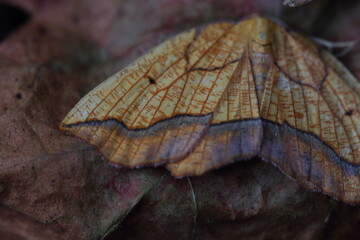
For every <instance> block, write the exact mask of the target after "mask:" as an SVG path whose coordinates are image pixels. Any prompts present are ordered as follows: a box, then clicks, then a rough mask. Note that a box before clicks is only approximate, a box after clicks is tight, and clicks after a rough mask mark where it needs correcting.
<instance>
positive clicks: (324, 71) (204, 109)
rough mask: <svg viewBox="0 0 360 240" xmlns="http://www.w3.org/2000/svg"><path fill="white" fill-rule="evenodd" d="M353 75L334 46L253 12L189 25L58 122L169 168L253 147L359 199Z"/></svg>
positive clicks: (206, 165)
mask: <svg viewBox="0 0 360 240" xmlns="http://www.w3.org/2000/svg"><path fill="white" fill-rule="evenodd" d="M359 111H360V84H359V82H358V81H357V79H356V78H355V77H354V76H353V75H351V73H350V72H349V71H348V70H347V69H346V68H345V67H344V66H343V65H342V64H341V63H340V62H339V61H338V60H337V59H335V58H334V57H333V56H332V55H331V54H330V53H328V52H327V51H325V50H323V49H322V48H320V47H318V46H316V45H315V44H314V43H312V42H311V41H309V40H307V39H306V38H305V37H303V36H301V35H299V34H297V33H295V32H292V31H290V30H288V29H284V28H283V27H282V26H280V25H278V24H277V23H275V22H274V21H272V20H269V19H267V18H264V17H261V16H251V17H248V18H246V19H244V20H242V21H240V22H238V23H231V22H219V23H214V24H210V25H208V26H206V27H204V28H202V29H200V30H199V29H190V30H188V31H186V32H183V33H180V34H178V35H176V36H175V37H173V38H172V39H170V40H167V41H165V42H164V43H162V44H160V45H159V46H157V47H155V48H154V49H152V50H151V51H150V52H148V53H147V54H145V55H144V56H142V57H140V58H139V59H138V60H136V61H135V62H134V63H132V64H130V65H129V66H128V67H126V68H125V69H123V70H121V71H119V72H118V73H116V74H114V75H113V76H111V77H110V78H109V79H107V80H106V81H104V82H103V83H101V84H100V85H99V86H97V87H96V88H95V89H93V90H92V91H91V92H90V93H88V94H87V95H86V96H85V97H83V98H82V99H81V100H80V102H79V103H78V104H77V105H76V106H75V107H74V108H73V109H72V110H71V111H70V112H69V113H68V115H67V116H66V118H65V119H64V120H63V122H62V123H61V126H60V129H61V130H63V131H66V132H69V133H71V134H73V135H75V136H77V137H79V138H81V139H83V140H85V141H86V142H87V143H89V144H91V145H93V146H95V147H96V148H97V149H98V150H99V151H100V152H101V153H102V155H103V156H104V157H105V158H106V159H107V160H108V161H109V162H110V163H113V164H116V165H122V166H126V167H141V166H156V165H164V166H165V167H166V168H167V169H169V171H170V172H171V173H172V175H174V176H176V177H182V176H194V175H201V174H203V173H205V172H207V171H209V170H211V169H214V168H219V167H221V166H224V165H227V164H230V163H232V162H234V161H240V160H248V159H251V158H253V157H255V156H258V157H260V158H261V159H263V160H264V161H268V162H271V163H272V164H274V165H275V166H277V167H278V168H279V169H280V170H281V171H282V172H284V173H286V174H287V175H289V176H291V177H292V178H294V179H296V180H297V181H298V182H299V183H301V184H303V185H304V186H306V187H307V188H308V189H310V190H314V191H321V192H323V193H326V194H328V195H330V196H333V197H335V198H338V199H341V200H343V201H345V202H348V203H359V202H360V166H359V164H360V134H359V133H360V114H359Z"/></svg>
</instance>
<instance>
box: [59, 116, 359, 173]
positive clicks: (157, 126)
mask: <svg viewBox="0 0 360 240" xmlns="http://www.w3.org/2000/svg"><path fill="white" fill-rule="evenodd" d="M209 115H212V113H208V114H201V115H200V114H199V115H190V114H179V115H176V116H174V117H172V118H167V119H162V120H160V121H158V122H156V123H154V124H153V125H151V126H149V127H146V128H138V129H129V128H128V127H126V126H125V124H124V123H123V122H120V121H118V120H117V119H114V118H111V119H106V120H103V121H99V120H91V121H87V122H78V123H72V124H63V125H62V127H61V128H62V130H63V131H67V130H66V128H74V127H77V126H86V125H90V126H99V125H102V124H107V123H117V124H119V126H120V127H122V128H123V129H124V130H125V131H129V132H134V133H135V132H138V133H142V132H143V131H147V130H149V129H152V128H160V129H162V128H161V126H159V125H161V124H162V123H164V122H167V121H170V120H174V119H177V118H184V117H185V118H187V117H189V118H200V117H206V116H209ZM259 119H260V120H261V121H264V122H268V123H271V124H275V125H278V126H281V127H282V126H285V125H286V126H287V127H289V128H291V129H294V130H296V131H299V132H301V133H303V134H307V135H309V136H311V137H313V138H315V139H316V140H318V141H319V142H321V143H322V144H324V145H325V146H326V147H327V148H329V150H331V152H333V154H335V155H336V156H337V157H338V158H339V160H340V161H339V162H338V164H348V165H350V167H355V168H356V170H358V171H360V165H358V164H354V163H351V162H349V161H348V160H346V159H344V158H342V157H341V156H339V154H338V153H336V151H335V150H334V149H333V148H332V147H331V146H329V145H328V144H326V143H325V142H324V141H323V140H322V139H320V138H319V137H317V136H316V135H314V134H312V133H309V132H306V131H303V130H300V129H297V128H294V127H292V126H290V125H289V124H288V123H286V122H285V123H284V124H279V123H277V122H273V121H270V120H267V119H263V118H246V119H238V120H232V121H226V122H220V123H216V124H210V126H209V127H213V126H219V125H226V124H231V123H236V122H240V121H254V120H259Z"/></svg>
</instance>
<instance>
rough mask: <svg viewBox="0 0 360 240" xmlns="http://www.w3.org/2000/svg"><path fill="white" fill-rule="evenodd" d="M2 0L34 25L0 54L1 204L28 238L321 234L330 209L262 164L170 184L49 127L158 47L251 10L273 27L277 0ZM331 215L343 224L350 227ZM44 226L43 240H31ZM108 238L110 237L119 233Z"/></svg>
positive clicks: (2, 46)
mask: <svg viewBox="0 0 360 240" xmlns="http://www.w3.org/2000/svg"><path fill="white" fill-rule="evenodd" d="M318 1H320V0H318ZM318 1H315V2H314V3H316V2H318ZM8 2H10V3H12V4H15V3H17V4H18V5H19V6H22V7H24V8H25V9H26V10H27V11H28V12H29V14H30V15H31V20H30V22H28V23H27V24H26V25H24V26H23V27H21V28H20V29H18V30H17V31H16V32H13V33H12V34H11V35H10V36H9V37H8V38H6V39H5V41H3V42H1V44H0V56H1V57H0V71H1V75H0V79H1V80H0V85H1V90H0V91H1V96H4V98H2V99H1V100H0V106H1V108H0V164H1V169H0V186H1V187H0V189H2V190H1V193H0V201H1V204H2V205H5V206H6V207H7V208H9V209H11V211H16V212H17V213H18V214H16V217H15V218H16V219H17V221H19V223H21V224H24V226H25V225H26V226H29V229H32V228H33V227H32V226H33V225H32V224H31V223H30V222H32V221H33V220H34V219H35V222H38V223H36V224H35V225H36V226H40V227H39V228H36V227H34V229H35V230H36V231H34V232H31V231H30V232H29V235H27V237H28V238H29V239H35V237H38V239H49V238H51V237H50V236H52V237H53V238H54V239H55V238H56V237H57V236H59V237H60V238H65V239H97V238H101V237H102V236H104V235H105V234H106V233H108V232H109V231H110V230H113V229H115V228H116V227H118V230H119V233H118V234H119V235H118V236H128V239H130V238H131V237H132V236H130V235H126V234H129V233H130V234H132V233H134V232H135V231H138V232H139V235H138V238H141V237H142V236H143V237H145V238H146V237H148V239H155V238H157V239H160V238H161V237H162V236H163V235H162V234H163V232H162V231H161V230H164V228H166V229H165V230H166V231H165V233H166V236H174V235H173V234H172V233H171V230H172V229H173V231H174V233H178V235H177V238H179V239H184V238H186V237H187V236H195V235H194V231H196V234H197V235H196V236H199V238H200V237H202V236H204V238H206V237H209V238H210V239H211V237H212V238H217V239H219V238H221V237H222V236H226V235H224V234H230V232H234V236H243V237H244V238H250V237H252V236H254V237H253V238H254V239H261V238H262V234H261V233H264V234H265V235H266V236H269V238H271V236H273V235H271V234H272V233H274V234H277V236H279V239H281V238H282V239H288V237H289V236H295V234H296V233H299V236H300V237H301V239H318V238H319V236H320V235H323V227H324V226H325V225H326V223H327V219H328V215H329V214H330V212H331V209H332V208H333V203H332V201H331V200H330V199H329V198H328V197H325V196H323V195H321V194H317V193H309V192H307V191H306V190H304V189H302V188H301V187H300V186H299V185H297V184H295V183H294V182H292V181H291V180H289V179H288V178H287V177H286V176H284V175H283V174H282V173H279V172H278V171H277V170H276V169H275V168H273V167H272V166H270V165H268V164H265V163H261V162H259V161H258V162H257V163H256V164H253V163H251V164H250V162H245V163H239V164H237V165H236V167H231V168H229V169H222V170H219V171H214V172H210V173H209V174H208V175H207V177H206V176H204V177H200V178H194V179H190V181H188V180H187V179H183V180H174V179H173V178H171V177H170V176H169V175H168V174H167V173H166V172H165V171H163V170H161V169H160V168H158V169H140V170H131V171H129V170H126V169H120V170H119V169H117V168H113V167H112V166H108V165H107V164H106V163H105V161H103V160H102V159H101V157H100V156H99V154H98V153H97V151H96V150H94V149H93V148H90V147H89V146H88V145H87V144H85V143H83V142H82V141H80V140H77V139H74V138H73V137H69V136H65V135H63V134H62V133H60V132H59V131H58V129H57V127H58V125H59V123H60V121H61V120H62V119H63V117H65V115H66V113H67V112H68V111H69V110H70V109H71V108H72V106H73V105H74V104H75V103H76V102H77V101H78V100H79V99H80V98H81V97H82V96H84V95H85V94H86V93H87V92H88V91H89V90H91V89H92V88H93V87H95V86H96V85H98V84H99V83H100V82H101V81H103V80H104V79H106V78H107V77H108V76H110V75H112V74H113V73H114V72H116V71H117V70H119V69H121V68H123V67H125V66H126V65H128V64H129V63H131V62H132V61H134V60H135V59H136V58H137V57H138V56H140V55H142V54H143V53H144V52H146V51H147V50H148V49H150V48H152V47H154V46H155V45H157V44H158V43H160V42H162V41H163V40H164V39H165V38H167V37H169V36H172V35H174V34H175V33H178V32H180V31H182V30H185V29H188V28H190V27H193V26H197V25H199V24H206V23H209V22H211V21H216V20H223V19H234V20H238V19H240V18H241V17H242V16H245V15H248V14H251V13H255V12H265V13H268V14H271V15H273V16H277V17H280V18H282V17H281V16H282V15H286V14H285V12H286V11H290V10H284V9H283V8H282V0H278V1H271V2H270V1H267V0H263V1H260V0H259V1H253V0H249V1H245V0H243V1H238V0H236V1H235V0H227V1H225V2H224V1H220V0H219V1H217V0H212V1H205V0H203V1H168V0H161V1H140V0H138V1H133V0H124V1H112V0H108V1H105V2H101V3H100V2H99V1H96V0H93V1H86V2H85V1H65V0H64V1H61V2H59V1H39V0H26V1H23V0H20V1H19V0H14V1H13V0H11V1H8ZM306 6H307V5H304V8H305V7H306ZM79 9H81V11H79ZM164 9H166V11H165V10H164ZM300 11H303V10H300ZM320 12H321V11H318V10H316V13H314V12H312V13H311V16H319V15H321V14H320ZM323 12H324V11H323ZM174 16H175V17H174ZM314 18H315V17H314ZM282 19H284V18H282ZM286 19H287V18H286ZM287 22H290V23H291V22H296V18H293V20H289V21H287ZM298 22H299V21H298ZM300 22H301V21H300ZM144 23H146V24H144ZM304 24H305V23H304ZM305 25H306V24H305ZM322 37H323V36H322ZM5 89H7V90H5ZM19 93H20V94H21V98H18V97H16V96H19V95H18V94H19ZM254 175H255V177H253V176H254ZM238 177H239V179H238ZM190 183H191V185H190ZM191 186H192V188H191ZM250 190H254V192H253V191H250ZM194 196H195V200H194ZM269 196H270V197H269ZM176 197H178V199H176ZM262 198H264V199H265V200H263V199H262ZM183 202H184V203H185V204H184V205H183V206H182V204H183ZM194 202H196V203H197V204H196V206H197V208H196V209H197V210H196V209H195V204H194ZM242 204H243V205H242ZM251 207H253V208H254V209H251ZM334 207H336V204H335V205H334ZM345 208H346V209H349V208H350V207H348V206H346V207H345ZM174 209H175V210H179V209H182V210H183V209H186V210H184V212H181V211H175V210H174ZM350 209H351V211H353V212H355V211H358V209H357V208H350ZM195 210H196V211H195ZM341 212H343V211H341ZM23 215H27V216H30V217H31V218H32V220H31V221H27V220H26V219H27V218H26V217H25V218H23V217H24V216H23ZM150 215H154V217H153V218H149V220H147V219H146V218H145V216H146V217H148V216H150ZM137 216H138V217H137ZM142 216H144V217H142ZM164 216H167V217H166V218H165V217H164ZM330 216H331V215H330ZM340 216H341V219H339V220H338V221H339V222H341V223H346V222H349V221H356V219H355V218H347V215H346V214H345V215H340ZM195 217H196V222H197V223H196V224H194V222H195V220H194V219H195ZM5 218H6V216H5V217H4V218H3V219H4V220H1V222H2V224H0V229H1V231H0V234H1V235H0V236H1V238H6V236H9V235H4V234H6V232H8V231H11V232H13V233H15V236H18V235H19V234H17V231H18V229H17V228H15V227H14V229H9V228H8V226H9V225H6V224H5V223H6V222H5V223H4V221H5V220H6V219H5ZM137 219H139V220H141V221H138V220H137ZM165 220H169V221H165ZM330 220H331V217H330ZM14 221H15V219H14ZM334 221H335V222H336V221H337V219H335V220H334ZM14 223H16V222H14ZM145 223H148V224H150V223H151V224H150V225H151V226H152V227H153V228H154V231H153V232H152V231H151V229H150V228H149V227H148V228H147V226H146V225H144V224H145ZM182 223H184V225H182ZM269 223H271V224H272V225H269ZM309 223H310V224H309ZM38 224H39V225H38ZM352 224H354V225H356V223H355V222H352ZM14 226H15V224H14ZM16 226H18V224H16ZM170 226H171V227H172V228H170ZM282 226H284V227H282ZM335 226H336V225H335ZM42 227H44V230H43V231H44V232H46V235H44V236H43V237H42V236H39V235H36V233H35V232H37V231H38V230H37V229H40V228H42ZM167 227H169V228H167ZM5 229H6V231H5ZM273 229H274V230H275V231H274V230H273ZM294 229H295V230H294ZM353 229H356V228H353ZM353 229H350V230H349V231H347V232H351V231H353ZM334 231H335V228H334ZM182 233H184V235H182ZM185 234H186V235H185ZM301 234H303V235H301ZM333 235H335V234H333ZM124 238H125V237H124ZM108 239H117V237H116V233H114V235H112V236H109V238H108ZM125 239H126V238H125Z"/></svg>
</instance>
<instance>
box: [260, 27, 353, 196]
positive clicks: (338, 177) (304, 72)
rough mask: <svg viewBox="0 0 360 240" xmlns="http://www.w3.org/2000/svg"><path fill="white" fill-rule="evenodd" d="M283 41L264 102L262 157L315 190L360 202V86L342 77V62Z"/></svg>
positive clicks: (295, 41) (276, 46) (291, 39)
mask: <svg viewBox="0 0 360 240" xmlns="http://www.w3.org/2000/svg"><path fill="white" fill-rule="evenodd" d="M281 37H282V38H283V40H284V41H278V42H276V41H275V42H274V46H273V48H274V49H275V50H276V51H274V59H275V62H274V66H273V68H272V71H271V76H270V77H269V78H268V81H267V82H266V86H265V88H264V89H265V90H264V93H263V97H262V102H261V104H260V105H261V107H260V108H261V109H260V112H261V113H260V114H261V117H262V118H263V119H264V121H263V126H264V128H263V131H264V139H263V143H262V148H261V152H260V156H261V157H262V158H263V159H266V160H269V161H271V162H272V163H274V164H275V165H276V166H278V167H279V168H280V169H281V170H282V171H284V172H285V173H287V174H288V175H290V176H292V177H294V178H295V179H297V180H298V181H299V182H301V183H303V184H304V185H306V186H307V187H309V188H310V189H313V190H321V191H322V192H324V193H327V194H329V195H332V196H336V197H338V198H341V199H343V200H345V201H348V202H356V201H359V200H358V199H359V189H358V188H359V186H360V182H359V176H360V167H359V164H360V139H359V136H360V135H359V133H360V131H359V130H360V118H359V116H360V115H359V103H360V98H359V94H358V93H359V92H358V89H359V83H358V82H356V81H354V79H353V78H351V77H349V76H348V77H347V79H343V78H342V76H341V75H339V72H341V71H340V70H339V69H341V64H340V63H339V62H338V61H336V60H335V59H334V58H331V61H332V64H329V61H327V62H324V60H323V58H322V56H321V55H320V52H319V51H317V50H315V48H314V47H309V45H310V46H311V44H310V43H305V44H306V45H308V46H304V42H303V41H304V40H303V39H301V40H299V39H297V38H296V36H292V35H290V34H289V35H285V34H284V35H283V36H279V37H278V38H277V40H279V39H281ZM279 48H284V49H279ZM285 49H286V50H285Z"/></svg>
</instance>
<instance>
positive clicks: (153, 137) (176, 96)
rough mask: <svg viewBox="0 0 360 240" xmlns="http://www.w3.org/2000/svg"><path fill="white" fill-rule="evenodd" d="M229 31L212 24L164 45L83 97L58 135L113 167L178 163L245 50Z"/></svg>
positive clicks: (198, 135)
mask: <svg viewBox="0 0 360 240" xmlns="http://www.w3.org/2000/svg"><path fill="white" fill-rule="evenodd" d="M236 31H237V29H236V28H234V25H233V24H231V23H217V24H212V25H209V26H208V27H206V28H205V29H203V30H202V31H201V33H200V34H199V35H197V33H196V31H195V30H191V31H188V32H185V33H182V34H179V35H177V36H176V37H174V38H173V39H171V40H168V41H166V42H164V43H163V44H161V45H160V46H158V47H157V48H155V49H154V50H152V51H151V52H150V53H148V54H146V55H145V56H144V57H142V58H140V59H139V60H137V61H136V62H135V63H133V64H132V65H130V66H129V67H127V68H125V69H124V70H122V71H120V72H119V73H117V74H115V75H114V76H112V77H110V78H109V79H108V80H106V81H105V82H104V83H102V84H100V85H99V86H98V87H96V88H95V89H94V90H92V91H91V92H90V93H89V94H88V95H86V96H85V97H84V98H83V99H82V100H81V101H80V102H79V103H78V104H77V105H76V106H75V107H74V109H73V110H72V111H71V112H70V113H69V114H68V116H67V117H66V118H65V119H64V121H63V123H62V125H61V129H62V130H65V131H68V132H70V133H72V134H73V135H75V136H78V137H80V138H82V139H84V140H86V141H87V142H88V143H90V144H92V145H94V146H96V147H97V148H98V149H99V150H100V152H101V153H102V154H103V155H104V156H105V158H107V159H108V160H109V161H110V162H113V163H116V164H120V165H125V166H131V167H134V166H141V165H146V164H157V163H162V162H173V161H178V160H181V159H182V158H184V157H185V156H187V155H188V154H189V153H190V152H191V151H192V150H193V149H194V148H195V147H196V145H197V144H198V143H199V141H200V139H201V138H202V137H203V136H204V134H205V132H206V131H207V129H208V127H209V125H210V123H211V119H212V113H213V112H214V111H215V109H216V108H217V105H218V102H219V99H220V98H221V96H222V95H223V92H224V89H225V88H226V87H227V85H228V83H229V81H230V79H231V76H232V75H233V73H234V71H235V68H236V63H237V61H238V59H237V58H238V57H239V56H241V54H242V51H243V49H244V48H243V45H242V43H241V42H236V41H234V35H235V34H236ZM219 55H221V57H219ZM216 70H218V71H216Z"/></svg>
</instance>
